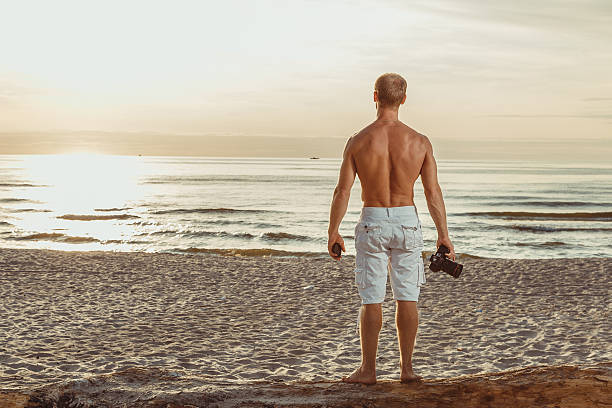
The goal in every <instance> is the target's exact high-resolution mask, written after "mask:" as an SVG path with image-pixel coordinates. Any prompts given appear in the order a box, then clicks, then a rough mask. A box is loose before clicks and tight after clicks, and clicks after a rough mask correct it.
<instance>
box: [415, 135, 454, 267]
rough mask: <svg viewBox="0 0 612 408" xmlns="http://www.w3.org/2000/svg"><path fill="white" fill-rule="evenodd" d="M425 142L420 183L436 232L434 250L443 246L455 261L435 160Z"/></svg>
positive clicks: (428, 144)
mask: <svg viewBox="0 0 612 408" xmlns="http://www.w3.org/2000/svg"><path fill="white" fill-rule="evenodd" d="M425 141H426V152H425V159H424V160H423V166H422V167H421V181H422V182H423V189H424V190H425V198H426V200H427V208H429V214H430V215H431V218H432V219H433V222H434V224H436V230H437V231H438V241H437V242H436V248H439V247H440V245H442V244H444V245H445V246H446V247H447V248H448V249H450V251H451V252H450V254H449V256H450V258H451V259H452V260H453V261H454V260H455V248H454V247H453V244H452V242H451V240H450V237H449V236H448V226H447V225H446V208H445V207H444V198H443V197H442V189H441V188H440V184H438V167H437V166H436V159H435V158H434V156H433V147H432V146H431V142H430V141H429V139H427V137H425Z"/></svg>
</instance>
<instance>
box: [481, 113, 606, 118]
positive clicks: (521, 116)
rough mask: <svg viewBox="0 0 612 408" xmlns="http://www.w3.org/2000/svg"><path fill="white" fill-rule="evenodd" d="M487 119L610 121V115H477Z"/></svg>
mask: <svg viewBox="0 0 612 408" xmlns="http://www.w3.org/2000/svg"><path fill="white" fill-rule="evenodd" d="M479 116H484V117H487V118H580V119H612V113H609V114H606V113H604V114H599V113H593V114H569V115H568V114H550V113H540V114H492V115H479Z"/></svg>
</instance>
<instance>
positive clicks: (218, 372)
mask: <svg viewBox="0 0 612 408" xmlns="http://www.w3.org/2000/svg"><path fill="white" fill-rule="evenodd" d="M462 262H464V263H465V268H464V273H463V275H462V276H461V278H460V279H457V280H455V279H453V278H451V277H449V276H448V275H445V274H441V273H434V272H428V275H427V280H428V281H427V284H426V285H425V286H424V287H423V288H422V292H421V299H420V301H419V310H420V319H421V324H420V326H419V334H418V336H417V345H416V348H415V353H414V359H413V360H414V367H415V371H417V373H419V374H421V375H423V376H424V377H425V379H426V380H428V381H430V382H431V381H433V382H435V381H440V379H449V378H453V377H457V376H462V375H469V374H471V375H478V374H482V373H497V372H501V371H504V370H512V369H521V368H524V367H532V366H553V365H577V366H581V367H585V366H589V365H595V364H598V363H601V362H609V361H611V360H612V342H611V339H612V334H611V333H612V331H611V330H610V324H609V320H610V294H611V289H612V286H611V285H610V275H609V271H610V270H611V267H612V258H603V259H554V260H502V259H473V258H468V259H464V260H462ZM353 265H354V258H352V257H345V258H344V259H343V260H342V261H341V262H334V261H332V260H331V259H318V258H274V257H272V258H270V257H267V258H262V257H224V256H216V255H210V254H198V255H189V254H185V255H182V254H146V253H110V252H61V251H49V250H16V249H0V298H1V299H2V300H1V301H0V389H1V390H5V391H9V390H11V391H19V392H23V391H32V390H37V389H40V388H41V387H42V386H44V385H46V384H50V383H53V382H60V381H63V382H65V383H66V382H70V381H74V380H77V381H80V380H82V379H83V378H94V377H91V376H95V375H97V376H100V375H106V374H113V373H117V372H125V370H128V372H129V370H134V369H136V370H143V371H142V373H148V374H145V377H146V375H150V376H151V381H149V382H150V383H151V384H149V388H147V389H148V390H149V392H150V393H153V394H154V393H155V392H158V391H159V392H161V390H162V388H163V387H164V385H163V384H162V383H161V382H160V383H159V389H157V388H156V385H155V384H156V381H157V380H156V374H155V373H157V372H161V371H160V370H162V371H163V372H165V373H168V375H171V376H174V377H177V378H199V379H200V380H201V381H205V382H206V383H207V384H210V386H212V385H214V386H215V387H223V386H225V387H244V386H245V385H248V384H251V383H255V382H262V381H263V382H266V383H268V384H271V383H272V384H273V383H287V382H291V381H294V382H295V381H297V382H300V383H303V382H315V383H325V382H326V381H334V380H337V379H339V378H340V377H341V376H343V375H345V374H347V373H348V372H350V371H352V369H353V368H355V367H356V366H357V365H358V364H359V359H360V352H359V338H358V335H357V333H356V330H355V329H356V318H357V311H358V307H359V298H358V295H357V292H356V289H355V287H354V275H353ZM383 310H384V322H383V329H382V332H381V336H380V338H381V340H380V346H379V358H378V376H379V379H380V380H387V381H391V380H397V377H398V358H399V356H398V352H397V345H396V339H395V327H394V326H395V325H394V321H393V310H394V303H393V301H392V298H391V294H390V292H389V293H388V296H387V301H386V302H385V304H384V306H383ZM113 375H116V374H113ZM111 377H112V376H111ZM95 378H101V377H95ZM177 384H180V382H177ZM606 384H607V383H606ZM383 385H384V384H383ZM166 386H167V387H171V389H172V390H174V391H175V392H178V391H180V390H179V389H174V388H172V387H173V386H172V385H166ZM346 386H348V385H346ZM358 387H359V386H358ZM377 387H378V386H377ZM166 392H168V390H166ZM153 394H152V395H153ZM0 402H1V400H0ZM228 406H230V405H228Z"/></svg>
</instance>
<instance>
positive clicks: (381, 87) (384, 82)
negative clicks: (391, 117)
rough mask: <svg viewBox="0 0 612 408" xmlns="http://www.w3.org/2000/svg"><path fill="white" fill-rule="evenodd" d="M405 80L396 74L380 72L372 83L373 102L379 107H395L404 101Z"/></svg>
mask: <svg viewBox="0 0 612 408" xmlns="http://www.w3.org/2000/svg"><path fill="white" fill-rule="evenodd" d="M406 86H407V85H406V80H405V79H404V78H402V76H401V75H398V74H382V75H381V76H379V77H378V79H377V80H376V82H375V83H374V102H378V103H379V105H380V107H381V108H397V107H399V106H400V105H401V104H403V103H404V102H405V101H406Z"/></svg>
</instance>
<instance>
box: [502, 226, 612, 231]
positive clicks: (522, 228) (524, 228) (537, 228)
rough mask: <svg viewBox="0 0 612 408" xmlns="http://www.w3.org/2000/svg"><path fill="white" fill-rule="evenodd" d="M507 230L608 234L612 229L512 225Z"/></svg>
mask: <svg viewBox="0 0 612 408" xmlns="http://www.w3.org/2000/svg"><path fill="white" fill-rule="evenodd" d="M509 228H511V229H515V230H518V231H525V232H579V231H589V232H610V231H612V228H555V227H544V226H528V225H512V226H510V227H509Z"/></svg>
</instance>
